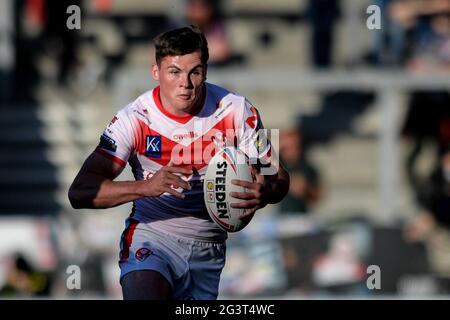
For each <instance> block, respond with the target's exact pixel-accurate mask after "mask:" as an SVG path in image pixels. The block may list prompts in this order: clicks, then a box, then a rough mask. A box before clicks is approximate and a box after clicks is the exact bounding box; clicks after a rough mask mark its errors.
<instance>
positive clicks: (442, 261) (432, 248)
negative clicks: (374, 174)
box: [405, 144, 450, 279]
mask: <svg viewBox="0 0 450 320" xmlns="http://www.w3.org/2000/svg"><path fill="white" fill-rule="evenodd" d="M427 182H428V184H427V185H426V186H424V188H423V190H421V193H420V202H421V207H422V208H423V212H422V213H420V214H419V215H418V216H416V217H414V219H413V220H412V221H411V222H410V223H409V224H408V225H407V227H406V230H405V231H406V237H407V239H409V240H411V241H417V240H424V241H425V243H426V245H427V248H428V252H429V258H430V262H431V265H432V267H433V269H434V271H435V272H436V273H437V274H438V275H440V276H442V277H444V278H447V279H450V144H449V145H448V146H447V148H446V151H445V152H444V153H443V155H442V157H441V158H440V164H439V166H438V167H437V168H436V169H435V170H434V172H433V173H432V175H431V176H430V178H429V180H428V181H427Z"/></svg>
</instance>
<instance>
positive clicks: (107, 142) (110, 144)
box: [98, 134, 117, 152]
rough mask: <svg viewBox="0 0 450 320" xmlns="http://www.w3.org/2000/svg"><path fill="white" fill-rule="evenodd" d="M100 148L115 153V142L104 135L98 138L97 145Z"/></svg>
mask: <svg viewBox="0 0 450 320" xmlns="http://www.w3.org/2000/svg"><path fill="white" fill-rule="evenodd" d="M98 146H99V147H100V148H103V149H105V150H108V151H112V152H116V150H117V145H116V141H114V140H113V139H111V138H110V137H108V136H107V135H106V134H102V135H101V137H100V143H99V145H98Z"/></svg>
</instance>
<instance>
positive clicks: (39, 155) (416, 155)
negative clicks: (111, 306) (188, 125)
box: [0, 0, 450, 299]
mask: <svg viewBox="0 0 450 320" xmlns="http://www.w3.org/2000/svg"><path fill="white" fill-rule="evenodd" d="M70 5H77V6H79V8H80V9H81V11H80V12H81V19H80V29H74V30H71V29H69V28H68V27H67V25H66V23H67V20H68V19H69V17H71V15H72V14H73V13H74V12H76V11H72V10H71V11H69V13H68V12H67V8H68V7H69V6H70ZM371 5H376V6H377V7H370V8H372V9H370V10H369V13H367V9H368V8H369V6H371ZM374 8H375V9H374ZM377 8H379V12H378V11H377ZM377 18H379V19H378V20H377ZM373 19H375V20H373ZM368 20H369V23H368ZM374 21H375V26H376V25H377V24H376V23H377V22H379V27H380V28H379V29H376V28H375V29H374V28H372V27H371V26H373V25H374V24H373V23H374ZM75 22H76V21H75ZM186 23H190V24H196V25H198V26H199V27H200V28H201V29H202V30H203V31H204V32H205V34H206V36H207V38H208V42H209V48H210V56H211V59H210V65H209V70H208V71H209V74H208V81H210V82H213V83H217V84H219V85H223V86H225V87H227V88H229V89H231V90H233V91H236V92H238V93H240V94H242V95H245V96H247V97H248V98H249V99H250V101H252V102H253V103H254V104H255V106H256V107H257V108H258V109H259V111H260V113H261V115H262V118H263V120H264V123H265V127H267V128H272V129H279V130H280V135H279V137H280V138H279V147H280V155H281V158H282V160H283V162H284V164H285V166H286V167H287V168H288V170H289V171H290V174H291V188H290V192H289V195H288V196H287V197H286V199H285V200H284V201H283V202H282V203H281V204H278V205H271V206H268V207H266V208H264V209H263V210H261V212H260V214H258V215H256V216H255V218H254V219H253V221H252V223H251V224H250V225H249V226H248V227H247V228H246V229H244V230H243V231H241V232H239V233H237V234H230V237H229V241H228V251H227V265H226V267H225V269H224V272H223V277H222V281H221V285H220V296H219V298H222V299H227V298H266V297H269V298H274V299H303V298H307V299H315V298H352V297H363V298H409V297H414V298H433V297H442V296H443V297H449V293H450V281H449V280H450V229H449V228H450V95H449V89H450V77H449V75H450V1H449V0H378V1H375V0H372V1H369V0H326V1H325V0H310V1H308V0H277V1H259V0H228V1H225V0H224V1H213V0H210V1H208V0H167V1H163V0H161V1H160V0H151V1H150V0H148V1H145V0H126V1H125V0H92V1H87V0H85V1H81V0H79V1H75V0H73V1H66V0H59V1H57V0H1V1H0V26H1V27H0V84H1V86H0V112H1V116H0V150H1V151H0V153H1V157H0V163H1V166H0V298H18V297H19V298H32V297H40V298H50V299H72V298H73V299H85V298H99V299H121V290H120V286H119V267H118V262H117V261H118V250H119V249H118V245H119V238H120V234H121V232H122V230H123V228H124V219H125V217H126V216H128V215H129V213H130V206H128V205H124V206H120V207H118V208H114V209H108V210H77V211H75V210H73V209H72V208H71V207H70V204H69V202H68V199H67V191H68V187H69V185H70V183H71V182H72V180H73V178H74V177H75V175H76V173H77V172H78V170H79V168H80V166H81V164H82V162H83V160H84V159H85V158H86V157H87V155H88V154H89V153H90V152H91V151H92V150H93V149H94V147H95V146H96V145H97V143H98V139H99V137H100V135H101V132H102V131H103V129H104V127H105V126H106V125H107V124H108V123H109V121H110V120H111V118H112V117H113V115H114V114H115V112H116V111H117V110H118V109H120V108H122V107H124V106H125V105H126V104H127V103H128V102H129V101H132V100H134V98H135V97H137V96H138V95H139V94H140V93H142V92H144V91H146V90H149V89H151V88H152V86H153V85H154V84H155V83H154V82H153V80H152V79H151V76H150V66H151V63H152V62H153V48H152V39H153V37H154V36H156V35H157V34H159V33H160V32H162V31H165V30H167V29H169V28H172V27H175V26H182V25H184V24H186ZM119 179H121V180H128V179H132V175H131V172H130V171H126V172H124V173H123V174H122V175H121V176H120V177H119ZM71 265H76V266H79V267H80V270H81V289H79V290H77V289H74V290H70V289H69V288H68V286H67V284H68V282H70V276H71V273H70V272H69V273H68V272H67V270H68V267H69V266H71ZM372 265H375V266H378V267H379V268H380V285H381V287H379V286H377V288H375V289H370V288H368V286H367V283H366V282H367V280H368V278H369V277H370V276H371V273H370V272H369V273H368V271H367V270H368V267H369V266H372ZM369 270H370V269H369ZM369 280H370V279H369ZM369 282H370V283H373V281H369ZM69 287H70V286H69Z"/></svg>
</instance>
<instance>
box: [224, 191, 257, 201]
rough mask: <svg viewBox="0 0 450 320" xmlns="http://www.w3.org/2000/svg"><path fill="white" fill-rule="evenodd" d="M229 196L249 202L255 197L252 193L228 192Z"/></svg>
mask: <svg viewBox="0 0 450 320" xmlns="http://www.w3.org/2000/svg"><path fill="white" fill-rule="evenodd" d="M230 196H232V197H233V198H236V199H242V200H250V199H254V198H255V195H254V193H252V192H230Z"/></svg>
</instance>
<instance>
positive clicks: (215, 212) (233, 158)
mask: <svg viewBox="0 0 450 320" xmlns="http://www.w3.org/2000/svg"><path fill="white" fill-rule="evenodd" d="M234 179H239V180H245V181H249V182H253V177H252V174H251V169H250V167H249V165H248V164H247V160H246V156H245V154H244V153H243V152H242V151H240V150H238V149H236V148H235V147H225V148H222V149H219V151H218V152H217V153H216V154H215V155H214V156H213V157H212V158H211V160H210V162H209V164H208V168H207V169H206V174H205V177H204V181H203V192H204V199H205V204H206V208H207V209H208V213H209V216H210V217H211V219H212V220H213V221H214V222H215V223H216V224H217V225H218V226H219V227H220V228H221V229H223V230H225V231H228V232H237V231H239V230H242V229H243V228H244V227H245V226H246V225H247V224H248V223H249V222H250V220H251V219H252V217H253V216H250V217H247V218H246V219H244V220H241V219H239V216H240V215H241V214H242V213H243V212H244V209H240V208H232V207H231V206H230V204H231V203H239V202H241V201H244V200H241V199H237V198H234V197H231V196H230V193H231V192H246V191H247V189H246V188H244V187H241V186H237V185H235V184H232V183H231V181H232V180H234Z"/></svg>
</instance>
